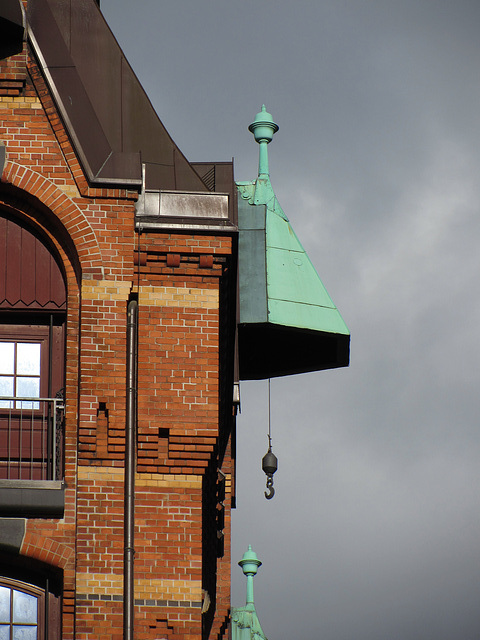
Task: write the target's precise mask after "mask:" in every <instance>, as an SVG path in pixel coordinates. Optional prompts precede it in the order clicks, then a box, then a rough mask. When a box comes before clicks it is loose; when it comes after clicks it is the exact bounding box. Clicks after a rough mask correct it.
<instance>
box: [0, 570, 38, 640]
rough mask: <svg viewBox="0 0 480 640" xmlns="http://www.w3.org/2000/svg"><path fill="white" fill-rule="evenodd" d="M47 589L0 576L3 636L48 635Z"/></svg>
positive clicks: (16, 639) (5, 639)
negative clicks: (45, 633)
mask: <svg viewBox="0 0 480 640" xmlns="http://www.w3.org/2000/svg"><path fill="white" fill-rule="evenodd" d="M44 603H45V595H44V591H42V590H41V589H39V588H38V587H34V586H33V585H28V584H25V583H23V582H19V581H17V580H6V579H3V578H0V640H42V639H43V638H44V634H43V630H44V616H43V613H44V608H45V605H44Z"/></svg>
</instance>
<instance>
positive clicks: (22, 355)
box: [17, 342, 40, 376]
mask: <svg viewBox="0 0 480 640" xmlns="http://www.w3.org/2000/svg"><path fill="white" fill-rule="evenodd" d="M17 375H30V376H39V375H40V343H37V342H18V343H17Z"/></svg>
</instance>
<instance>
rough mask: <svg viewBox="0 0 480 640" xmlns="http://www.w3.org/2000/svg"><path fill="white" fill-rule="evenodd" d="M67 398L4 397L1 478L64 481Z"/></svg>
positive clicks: (0, 426) (0, 431)
mask: <svg viewBox="0 0 480 640" xmlns="http://www.w3.org/2000/svg"><path fill="white" fill-rule="evenodd" d="M63 422H64V400H63V398H21V397H18V396H17V397H12V396H0V478H3V479H8V480H61V479H62V478H61V476H62V474H63V468H62V467H63Z"/></svg>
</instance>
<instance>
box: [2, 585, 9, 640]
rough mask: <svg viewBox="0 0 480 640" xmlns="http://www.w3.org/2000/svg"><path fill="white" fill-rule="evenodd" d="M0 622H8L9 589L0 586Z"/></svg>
mask: <svg viewBox="0 0 480 640" xmlns="http://www.w3.org/2000/svg"><path fill="white" fill-rule="evenodd" d="M0 622H10V589H8V588H7V587H0ZM1 637H2V636H1V635H0V638H1Z"/></svg>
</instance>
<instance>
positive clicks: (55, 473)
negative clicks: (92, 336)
mask: <svg viewBox="0 0 480 640" xmlns="http://www.w3.org/2000/svg"><path fill="white" fill-rule="evenodd" d="M0 2H1V0H0ZM66 307H67V298H66V287H65V280H64V276H63V272H62V263H61V260H60V256H59V254H58V251H57V250H56V248H55V246H54V245H53V243H52V242H51V241H50V239H49V238H48V237H47V236H46V234H45V233H44V232H43V231H42V230H41V229H40V228H38V227H37V226H34V225H33V226H32V225H31V224H30V223H29V222H27V221H26V220H23V219H21V218H20V217H19V218H16V217H15V218H14V217H11V216H10V214H9V212H5V211H2V210H0V479H6V480H60V479H62V477H63V473H62V467H63V453H62V452H63V401H62V398H63V387H64V364H65V363H64V358H65V348H64V344H65V320H66ZM0 640H3V638H2V636H0Z"/></svg>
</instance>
